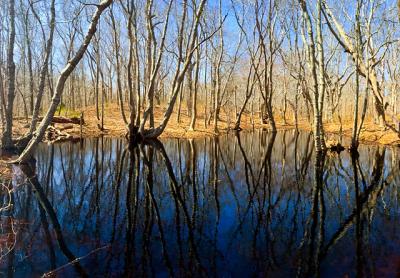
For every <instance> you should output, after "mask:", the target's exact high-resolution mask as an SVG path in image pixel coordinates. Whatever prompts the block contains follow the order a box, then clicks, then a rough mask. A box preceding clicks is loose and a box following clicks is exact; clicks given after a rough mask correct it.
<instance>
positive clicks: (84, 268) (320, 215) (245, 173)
mask: <svg viewBox="0 0 400 278" xmlns="http://www.w3.org/2000/svg"><path fill="white" fill-rule="evenodd" d="M398 151H399V150H398V149H395V148H392V149H385V148H383V147H372V146H364V147H361V148H360V156H359V157H351V156H349V154H347V153H345V152H343V153H342V154H341V155H340V156H339V155H331V154H327V155H323V154H316V153H314V150H313V145H312V136H311V135H310V134H308V133H297V132H292V131H285V132H279V133H277V134H274V133H267V132H254V133H244V132H243V133H237V134H235V135H234V134H231V135H226V136H221V137H219V138H206V139H198V140H197V139H195V140H178V139H176V140H175V139H174V140H172V139H171V140H165V141H163V142H159V141H152V142H149V143H147V144H144V145H140V146H138V147H136V148H133V149H129V148H128V147H127V146H125V142H124V141H123V140H119V139H106V138H99V139H91V140H85V141H84V142H82V144H72V143H63V144H59V145H51V146H46V145H42V146H41V147H40V149H39V151H38V152H37V155H36V159H37V161H38V162H37V163H35V162H34V161H32V163H31V164H28V165H24V166H22V167H21V169H20V170H22V172H23V173H24V176H25V180H26V182H25V183H23V184H18V185H17V184H14V191H13V193H12V194H13V198H12V205H13V206H12V210H8V211H7V212H2V214H3V215H2V219H8V221H12V223H27V225H17V226H16V227H17V228H15V229H14V231H15V239H16V244H15V247H14V248H13V249H12V250H11V251H12V252H9V253H8V254H7V255H6V256H5V257H4V258H3V259H2V261H1V262H0V268H1V269H0V270H1V272H2V273H3V274H4V275H8V276H17V277H20V276H27V275H28V276H39V275H43V274H44V273H49V272H50V273H52V274H54V275H61V276H76V275H80V276H86V275H90V276H120V275H123V276H127V277H138V276H139V277H140V276H174V277H175V276H194V277H203V276H204V277H209V276H236V277H242V276H298V277H307V276H333V277H336V276H344V275H349V276H384V275H395V274H396V273H397V269H399V267H400V264H399V260H398V258H399V256H400V251H399V250H400V248H398V247H399V244H400V241H399V236H398V232H397V229H398V226H399V225H398V224H399V220H400V219H399V212H400V209H399V206H398V201H397V196H398V190H397V186H396V185H397V184H399V180H400V179H399V160H398ZM15 175H18V171H17V172H16V174H15ZM14 180H15V181H17V180H21V178H17V177H16V178H15V179H14ZM3 199H4V200H3ZM3 199H2V202H3V203H5V202H6V201H7V200H6V199H7V198H5V197H4V198H3ZM10 223H11V222H10ZM3 227H4V228H3V229H2V230H1V232H2V233H3V234H5V233H7V227H8V229H10V227H11V225H8V226H7V225H5V222H4V220H3ZM51 271H53V272H51Z"/></svg>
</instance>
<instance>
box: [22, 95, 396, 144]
mask: <svg viewBox="0 0 400 278" xmlns="http://www.w3.org/2000/svg"><path fill="white" fill-rule="evenodd" d="M165 110H166V108H165V107H161V106H156V107H155V109H154V120H155V122H156V124H157V123H158V122H160V121H161V120H162V117H163V114H164V112H165ZM198 110H199V113H198V117H197V120H196V129H195V131H190V130H189V124H190V117H189V115H188V113H187V110H185V109H182V110H181V119H180V122H179V123H178V121H177V116H176V113H174V114H173V115H172V116H171V119H170V120H169V123H168V125H167V127H166V129H165V131H164V133H163V134H162V135H161V136H160V137H161V138H201V137H206V136H215V135H216V133H215V132H214V130H213V124H212V123H213V121H212V120H211V122H210V125H208V126H207V127H205V124H204V122H205V119H204V109H203V108H202V107H199V109H198ZM82 112H83V113H84V120H85V124H84V125H83V128H82V137H84V138H86V137H97V136H101V135H103V136H108V137H123V136H125V134H126V125H125V123H124V121H123V119H122V116H121V112H120V109H119V107H118V105H117V104H113V103H111V104H106V105H105V109H104V130H100V128H99V124H100V122H101V121H99V120H97V115H96V109H95V107H94V106H90V107H88V108H86V109H84V110H83V111H82ZM79 114H80V113H77V112H68V111H65V112H63V113H61V116H66V117H70V116H77V115H79ZM126 116H127V117H128V116H129V114H128V109H126ZM100 118H101V115H100ZM234 121H235V115H234V112H232V113H230V114H227V113H225V111H223V110H222V111H221V116H220V120H219V122H218V129H219V132H220V134H223V133H227V132H229V131H232V128H233V126H234ZM276 122H277V128H278V130H285V129H294V123H293V122H292V121H289V123H286V124H285V123H284V121H283V119H282V118H280V117H277V118H276ZM14 126H15V127H14V136H15V137H19V136H21V135H23V134H24V133H25V132H26V131H27V128H28V126H29V121H27V120H26V119H16V120H15V123H14ZM352 126H353V124H352V120H351V119H348V120H343V122H342V135H343V136H345V137H351V133H352ZM55 127H56V128H61V127H65V124H55ZM241 128H242V129H243V130H252V129H260V128H265V129H268V128H269V125H264V124H262V123H261V120H260V115H259V113H255V114H254V124H252V117H251V114H250V113H243V116H242V123H241ZM311 128H312V127H311V124H310V122H309V121H308V120H307V119H301V120H300V121H299V129H300V130H307V131H310V130H311ZM324 129H325V132H326V136H327V141H329V140H337V138H338V135H340V134H339V133H340V123H337V122H325V123H324ZM65 132H67V133H68V134H70V135H72V136H73V137H74V138H79V137H80V126H79V125H69V128H68V129H66V130H65ZM360 143H364V144H380V145H399V144H400V138H399V137H398V136H397V134H396V133H395V132H393V131H391V130H388V129H387V130H383V129H381V128H380V127H379V126H378V125H376V124H374V123H373V121H372V120H368V119H367V120H366V121H365V123H364V127H363V129H362V130H361V134H360Z"/></svg>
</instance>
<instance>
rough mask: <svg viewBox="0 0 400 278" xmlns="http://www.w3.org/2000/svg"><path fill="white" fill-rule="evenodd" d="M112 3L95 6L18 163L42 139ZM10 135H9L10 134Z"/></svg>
mask: <svg viewBox="0 0 400 278" xmlns="http://www.w3.org/2000/svg"><path fill="white" fill-rule="evenodd" d="M10 1H12V0H10ZM111 3H112V0H103V1H101V2H100V3H99V4H98V5H97V8H96V11H95V13H94V14H93V17H92V20H91V23H90V26H89V29H88V31H87V33H86V35H85V38H84V40H83V42H82V44H81V46H80V47H79V49H78V50H77V52H76V53H75V55H74V56H73V57H72V59H71V60H69V61H68V64H67V65H66V67H65V68H64V69H63V70H62V72H61V74H60V77H59V78H58V81H57V85H56V89H55V93H54V95H53V99H52V103H51V105H50V107H49V109H48V110H47V113H46V115H45V117H44V118H43V120H42V121H41V123H40V125H39V127H38V129H37V131H36V132H35V133H34V135H33V137H32V139H31V140H30V141H29V144H28V145H27V147H26V148H25V149H24V151H23V152H22V153H21V155H20V156H19V158H18V159H17V160H16V161H15V162H18V163H22V162H26V161H27V160H28V159H30V158H31V156H32V154H33V152H34V151H35V149H36V146H37V145H38V143H39V142H40V141H41V140H42V138H43V136H44V133H45V131H46V129H47V127H48V126H49V124H50V123H51V121H52V119H53V117H54V114H55V112H56V110H57V106H58V104H59V103H60V98H61V96H62V93H63V91H64V86H65V83H66V81H67V80H68V77H69V76H70V74H71V73H72V71H73V70H74V69H75V67H76V66H77V65H78V63H79V61H80V60H81V59H82V57H83V55H84V54H85V52H86V50H87V48H88V46H89V44H90V41H91V39H92V38H93V36H94V34H95V33H96V28H97V23H98V22H99V19H100V16H101V14H102V13H103V11H104V10H105V9H106V8H107V7H108V6H110V5H111ZM10 137H11V136H10Z"/></svg>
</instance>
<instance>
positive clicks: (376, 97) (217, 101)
mask: <svg viewBox="0 0 400 278" xmlns="http://www.w3.org/2000/svg"><path fill="white" fill-rule="evenodd" d="M0 18H1V19H0V24H1V28H0V118H1V128H2V136H1V144H2V148H3V149H12V148H14V147H15V146H19V148H20V149H21V151H22V150H23V151H22V154H21V156H20V158H19V160H18V161H25V160H26V159H28V158H29V157H30V156H31V154H32V152H33V151H34V150H35V148H36V146H37V144H38V143H39V142H40V141H42V139H43V137H44V135H45V132H46V130H47V128H48V126H49V125H50V124H51V122H52V120H53V117H54V116H66V115H71V114H74V113H75V114H76V115H79V114H80V113H81V112H83V111H85V109H86V108H87V107H95V111H96V119H95V121H96V123H97V126H98V129H99V130H104V129H105V126H104V119H105V118H107V117H109V116H110V115H107V113H106V112H105V111H106V109H105V107H107V105H109V104H111V103H114V104H115V103H116V104H118V107H119V111H114V112H115V113H118V114H119V115H120V117H121V118H122V119H123V122H124V124H125V126H126V137H127V138H128V139H129V141H130V142H137V141H138V140H143V139H146V140H147V139H154V138H157V137H159V136H160V135H161V134H162V133H163V132H164V130H165V128H166V127H167V125H168V123H171V122H178V123H180V122H181V117H182V115H183V114H185V115H186V116H188V117H190V119H191V120H190V124H189V125H188V127H187V128H188V129H189V130H196V129H197V128H198V127H199V126H202V127H206V128H207V127H210V128H212V130H213V132H214V133H215V134H219V133H220V132H221V131H220V130H219V125H218V124H219V122H220V121H222V115H224V117H225V118H224V120H225V121H226V119H228V120H229V123H228V125H229V126H231V128H232V129H234V130H237V131H239V130H241V129H242V127H241V125H242V117H243V114H247V115H249V117H250V118H251V121H252V122H253V123H254V122H260V123H262V124H263V125H265V127H267V128H269V129H270V130H271V131H272V132H275V131H276V130H277V122H283V123H284V124H289V125H293V127H294V128H295V129H297V128H298V123H299V121H301V120H305V121H307V122H308V123H310V124H311V125H312V131H313V134H314V143H315V148H316V150H317V151H323V150H325V149H326V143H325V141H326V134H325V131H324V124H326V123H332V122H334V123H339V124H340V125H342V122H344V121H351V122H352V123H353V124H352V130H353V131H352V141H351V148H352V149H354V150H356V149H357V147H358V144H359V136H360V133H361V131H362V129H363V125H364V123H365V122H366V121H370V122H374V123H375V124H376V127H377V129H380V130H387V131H391V132H396V133H399V129H400V126H399V117H398V114H399V111H398V103H399V99H398V97H397V95H398V90H399V85H400V79H399V69H400V59H399V54H400V52H399V49H400V48H399V43H400V42H399V40H398V38H399V31H398V30H399V22H398V21H399V13H398V3H396V2H395V1H391V0H388V1H383V0H357V1H350V2H342V1H339V2H337V1H329V0H313V1H303V0H298V1H294V0H285V1H277V0H253V1H245V0H230V1H222V0H208V1H207V0H182V1H173V0H169V1H158V0H157V1H153V0H124V1H117V0H114V1H112V0H103V1H100V2H98V3H97V4H95V3H93V2H90V1H65V0H51V1H33V0H7V1H1V3H0ZM156 109H158V110H157V111H161V113H162V115H161V116H160V117H159V119H158V120H156V119H155V113H156V112H155V111H156ZM174 115H175V116H176V117H174ZM15 118H24V119H27V122H28V125H29V128H28V131H27V132H26V134H25V135H24V136H22V137H20V138H15V136H14V137H13V120H14V119H15Z"/></svg>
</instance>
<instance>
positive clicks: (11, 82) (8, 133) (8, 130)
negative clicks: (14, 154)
mask: <svg viewBox="0 0 400 278" xmlns="http://www.w3.org/2000/svg"><path fill="white" fill-rule="evenodd" d="M8 3H9V7H8V9H9V14H10V31H9V38H8V46H7V84H8V90H7V102H3V105H4V107H5V109H4V111H5V120H6V124H5V129H4V131H3V134H2V137H1V147H2V149H12V148H13V147H14V144H13V141H12V128H13V109H14V99H15V63H14V43H15V0H9V2H8Z"/></svg>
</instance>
